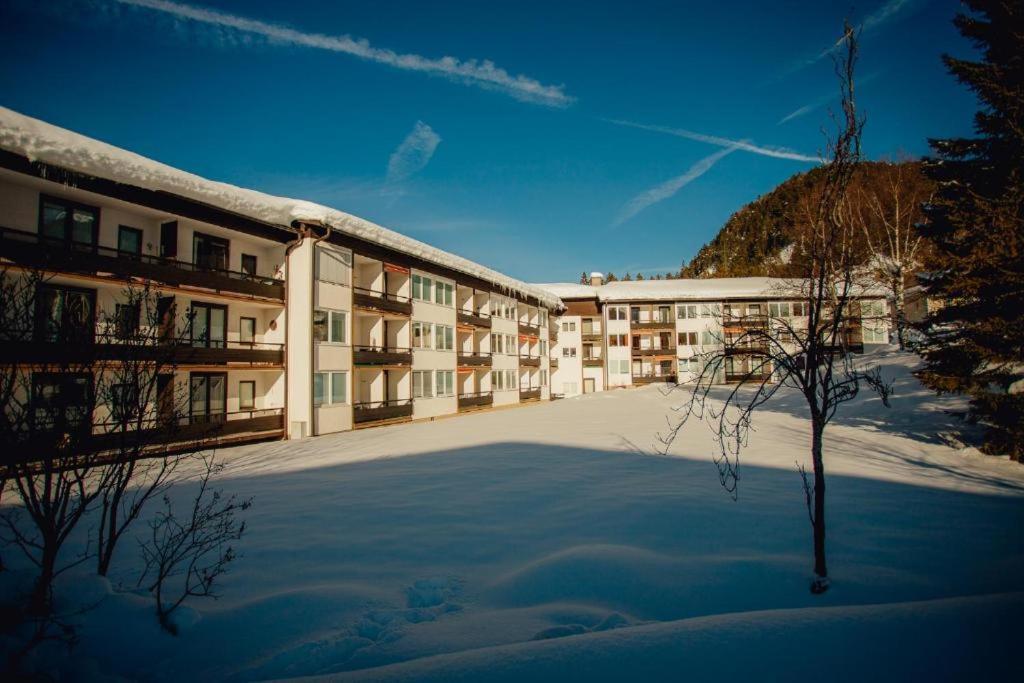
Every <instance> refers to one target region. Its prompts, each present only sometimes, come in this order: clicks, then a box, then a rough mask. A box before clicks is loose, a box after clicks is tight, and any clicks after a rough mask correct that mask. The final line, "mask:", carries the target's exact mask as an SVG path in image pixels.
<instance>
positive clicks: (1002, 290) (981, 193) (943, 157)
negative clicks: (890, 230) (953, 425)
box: [921, 0, 1024, 461]
mask: <svg viewBox="0 0 1024 683" xmlns="http://www.w3.org/2000/svg"><path fill="white" fill-rule="evenodd" d="M965 4H966V5H967V6H968V7H969V8H970V9H971V10H973V14H959V15H957V17H956V19H955V20H954V23H955V24H956V26H957V28H958V29H959V30H960V32H961V33H962V34H963V35H964V36H966V37H967V38H969V39H971V40H972V41H973V42H974V44H975V45H976V46H977V47H978V48H979V50H980V51H981V53H982V60H981V61H979V62H972V61H967V60H962V59H956V58H954V57H951V56H949V55H944V56H943V61H944V62H945V64H946V67H947V68H948V69H949V71H950V72H951V73H952V74H953V75H954V76H955V77H956V78H957V79H958V80H959V81H960V82H961V83H963V84H964V85H966V86H967V87H968V88H970V89H971V90H972V91H974V93H975V95H976V96H977V97H978V99H979V100H980V104H981V108H980V111H979V112H978V113H977V114H976V115H975V131H976V137H973V138H955V139H942V140H931V141H929V142H930V144H931V147H932V150H933V151H934V153H935V158H932V159H929V160H927V162H926V165H925V171H926V173H927V174H928V176H929V177H931V178H932V179H934V180H935V181H936V182H937V183H938V184H939V190H938V192H937V194H936V196H935V198H934V199H933V201H932V202H931V203H930V204H929V205H927V206H926V207H925V214H926V216H927V222H926V223H925V224H924V225H922V227H921V230H922V234H923V235H924V236H925V238H926V239H928V240H930V241H931V242H932V244H933V246H934V252H935V253H934V255H933V257H932V259H931V261H932V262H931V263H929V264H928V273H927V275H926V276H924V277H923V278H922V284H923V285H924V286H925V290H926V292H927V293H928V294H929V295H930V296H932V297H936V298H938V299H939V300H940V301H942V302H944V304H945V305H944V307H942V308H941V309H940V310H938V311H935V312H933V313H932V314H931V315H930V316H929V318H928V319H927V321H925V324H924V325H923V327H922V331H923V332H924V333H925V342H924V343H923V344H922V347H921V351H922V355H923V356H924V358H925V368H924V369H923V371H922V373H921V376H922V378H923V379H924V380H925V382H927V383H928V384H929V385H930V386H932V387H933V388H935V389H936V390H938V391H940V392H955V393H961V394H965V395H967V396H969V397H970V398H971V417H972V418H973V419H975V420H978V421H979V422H981V423H982V424H983V425H985V426H986V427H987V428H988V430H987V437H986V443H985V450H987V451H989V452H993V453H1008V454H1010V455H1011V456H1012V457H1013V458H1015V459H1017V460H1018V461H1024V57H1022V55H1024V32H1022V31H1021V26H1024V5H1022V3H1021V2H1019V0H1017V1H1013V0H1010V1H1005V0H1004V1H1002V2H1000V1H998V0H966V3H965Z"/></svg>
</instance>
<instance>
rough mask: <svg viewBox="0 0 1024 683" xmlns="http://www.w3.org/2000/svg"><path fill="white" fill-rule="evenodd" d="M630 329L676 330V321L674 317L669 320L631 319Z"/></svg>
mask: <svg viewBox="0 0 1024 683" xmlns="http://www.w3.org/2000/svg"><path fill="white" fill-rule="evenodd" d="M629 327H630V329H634V330H674V329H676V321H675V320H672V319H668V320H645V321H643V322H638V321H635V320H633V321H630V323H629Z"/></svg>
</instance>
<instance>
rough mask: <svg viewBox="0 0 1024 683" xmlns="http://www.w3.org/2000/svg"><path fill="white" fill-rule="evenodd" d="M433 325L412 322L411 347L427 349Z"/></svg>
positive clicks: (429, 346)
mask: <svg viewBox="0 0 1024 683" xmlns="http://www.w3.org/2000/svg"><path fill="white" fill-rule="evenodd" d="M432 327H433V325H431V324H430V323H418V322H414V323H413V324H412V347H413V348H414V349H429V348H431V345H430V335H431V328H432Z"/></svg>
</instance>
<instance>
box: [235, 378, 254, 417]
mask: <svg viewBox="0 0 1024 683" xmlns="http://www.w3.org/2000/svg"><path fill="white" fill-rule="evenodd" d="M255 408H256V382H254V381H252V380H247V381H245V382H239V383H238V409H239V410H253V409H255Z"/></svg>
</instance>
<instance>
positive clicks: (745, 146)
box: [605, 119, 821, 163]
mask: <svg viewBox="0 0 1024 683" xmlns="http://www.w3.org/2000/svg"><path fill="white" fill-rule="evenodd" d="M605 120H606V121H608V122H609V123H614V124H616V125H619V126H628V127H630V128H639V129H640V130H649V131H652V132H655V133H664V134H666V135H674V136H676V137H679V138H686V139H687V140H696V141H698V142H706V143H707V144H709V145H717V146H719V147H727V148H732V147H735V148H736V149H740V150H743V151H744V152H750V153H751V154H760V155H762V156H766V157H773V158H775V159H790V160H792V161H809V162H813V163H818V162H820V161H821V159H819V158H818V157H812V156H808V155H806V154H801V153H800V152H796V151H794V150H791V149H788V148H786V147H774V146H772V147H767V146H764V145H755V144H752V143H750V142H748V141H746V140H730V139H729V138H723V137H719V136H717V135H705V134H704V133H695V132H693V131H692V130H685V129H683V128H669V127H667V126H651V125H648V124H646V123H635V122H633V121H622V120H619V119H605Z"/></svg>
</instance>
